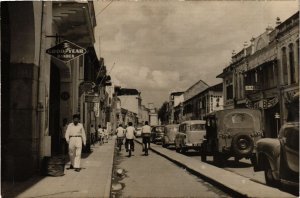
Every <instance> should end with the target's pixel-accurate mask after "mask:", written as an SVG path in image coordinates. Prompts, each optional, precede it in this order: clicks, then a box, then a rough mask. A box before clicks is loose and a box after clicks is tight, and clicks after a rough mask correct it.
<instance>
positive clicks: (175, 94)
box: [170, 91, 184, 96]
mask: <svg viewBox="0 0 300 198" xmlns="http://www.w3.org/2000/svg"><path fill="white" fill-rule="evenodd" d="M183 93H184V91H177V92H171V93H170V95H174V96H180V95H182V94H183Z"/></svg>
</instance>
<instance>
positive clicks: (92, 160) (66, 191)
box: [2, 138, 115, 198]
mask: <svg viewBox="0 0 300 198" xmlns="http://www.w3.org/2000/svg"><path fill="white" fill-rule="evenodd" d="M114 146H115V138H112V140H109V141H108V143H105V144H104V145H102V146H99V145H98V144H97V145H95V146H91V149H92V150H93V152H92V153H90V154H89V155H86V154H83V155H82V160H81V168H82V169H81V171H80V172H75V171H74V170H73V169H72V170H71V169H70V170H67V169H66V168H68V167H69V166H70V162H68V163H67V165H66V167H65V175H64V176H61V177H51V176H47V177H42V176H35V177H33V178H31V179H29V180H27V181H26V182H18V183H15V184H12V182H10V183H9V182H3V183H2V192H4V194H2V197H4V198H6V197H20V198H21V197H22V198H25V197H65V198H71V197H82V198H88V197H110V188H111V176H112V166H113V157H114V149H115V148H114ZM4 188H5V189H4Z"/></svg>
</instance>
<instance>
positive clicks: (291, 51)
mask: <svg viewBox="0 0 300 198" xmlns="http://www.w3.org/2000/svg"><path fill="white" fill-rule="evenodd" d="M289 62H290V78H291V83H295V82H296V74H295V72H296V70H295V57H294V45H293V44H292V43H291V44H289Z"/></svg>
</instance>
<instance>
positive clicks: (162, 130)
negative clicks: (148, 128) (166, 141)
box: [155, 127, 165, 133]
mask: <svg viewBox="0 0 300 198" xmlns="http://www.w3.org/2000/svg"><path fill="white" fill-rule="evenodd" d="M164 131H165V128H164V127H155V132H159V133H163V132H164Z"/></svg>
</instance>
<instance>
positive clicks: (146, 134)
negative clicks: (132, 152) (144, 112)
mask: <svg viewBox="0 0 300 198" xmlns="http://www.w3.org/2000/svg"><path fill="white" fill-rule="evenodd" d="M150 135H151V127H150V126H149V125H148V121H145V125H144V126H143V127H142V137H143V151H144V149H145V146H148V148H149V147H150ZM147 144H148V145H147ZM145 155H148V149H147V150H146V153H145Z"/></svg>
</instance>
